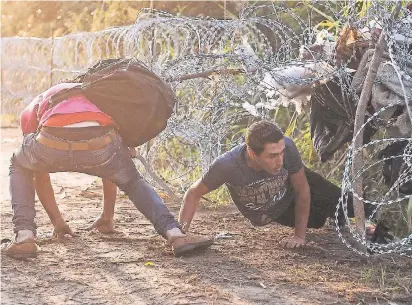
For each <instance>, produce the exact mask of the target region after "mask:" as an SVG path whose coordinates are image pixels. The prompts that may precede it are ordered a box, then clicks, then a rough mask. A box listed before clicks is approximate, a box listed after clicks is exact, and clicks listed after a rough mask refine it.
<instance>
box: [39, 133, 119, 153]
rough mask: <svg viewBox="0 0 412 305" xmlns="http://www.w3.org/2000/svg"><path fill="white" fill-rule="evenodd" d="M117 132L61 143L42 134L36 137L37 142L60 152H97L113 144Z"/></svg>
mask: <svg viewBox="0 0 412 305" xmlns="http://www.w3.org/2000/svg"><path fill="white" fill-rule="evenodd" d="M114 137H115V131H114V130H112V131H110V132H109V133H108V134H107V135H105V136H101V137H98V138H93V139H90V140H85V141H59V140H55V139H50V138H48V137H46V136H45V135H43V134H42V133H41V132H40V133H39V134H38V135H37V136H36V140H37V142H39V143H41V144H43V145H44V146H47V147H49V148H54V149H59V150H70V149H71V150H97V149H100V148H103V147H105V146H106V145H107V144H110V143H111V142H113V139H114Z"/></svg>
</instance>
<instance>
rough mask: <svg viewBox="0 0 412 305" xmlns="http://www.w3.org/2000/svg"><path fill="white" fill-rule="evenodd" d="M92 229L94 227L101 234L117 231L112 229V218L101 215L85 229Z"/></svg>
mask: <svg viewBox="0 0 412 305" xmlns="http://www.w3.org/2000/svg"><path fill="white" fill-rule="evenodd" d="M93 229H96V230H97V231H99V232H100V233H103V234H112V233H118V231H116V230H115V229H114V221H113V218H104V217H103V216H101V215H100V216H99V217H98V218H97V219H96V220H95V221H94V222H93V224H92V225H91V226H90V227H88V228H87V230H89V231H90V230H93Z"/></svg>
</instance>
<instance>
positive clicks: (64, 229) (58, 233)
mask: <svg viewBox="0 0 412 305" xmlns="http://www.w3.org/2000/svg"><path fill="white" fill-rule="evenodd" d="M66 234H68V235H70V236H72V237H76V234H75V233H74V232H73V231H72V229H70V227H69V225H68V224H66V223H65V222H64V223H59V224H56V225H55V226H54V229H53V237H54V238H57V239H58V240H59V239H62V238H64V236H65V235H66Z"/></svg>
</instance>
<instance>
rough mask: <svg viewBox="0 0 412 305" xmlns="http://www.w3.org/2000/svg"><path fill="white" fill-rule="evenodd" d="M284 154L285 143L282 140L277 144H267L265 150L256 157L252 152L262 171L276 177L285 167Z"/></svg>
mask: <svg viewBox="0 0 412 305" xmlns="http://www.w3.org/2000/svg"><path fill="white" fill-rule="evenodd" d="M284 152H285V141H284V140H283V139H281V140H280V141H279V142H277V143H266V144H265V146H264V150H263V151H262V152H261V153H260V154H259V155H256V154H255V153H254V152H253V151H252V157H253V158H254V159H255V161H256V163H257V164H258V166H259V167H260V168H261V169H262V170H264V171H266V172H268V173H269V174H272V175H276V174H278V173H279V172H280V169H281V168H282V166H283V154H284Z"/></svg>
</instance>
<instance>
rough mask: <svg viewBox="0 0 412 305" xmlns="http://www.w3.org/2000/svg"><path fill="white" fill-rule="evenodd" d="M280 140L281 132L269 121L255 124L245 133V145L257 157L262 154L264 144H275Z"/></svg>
mask: <svg viewBox="0 0 412 305" xmlns="http://www.w3.org/2000/svg"><path fill="white" fill-rule="evenodd" d="M282 139H283V132H282V130H280V128H279V127H278V125H276V124H275V123H272V122H269V121H259V122H255V123H253V124H252V125H250V126H249V128H248V129H247V131H246V145H247V146H248V147H249V148H250V149H251V150H252V151H253V152H254V153H255V154H257V155H259V154H261V153H262V152H263V150H264V146H265V144H266V143H277V142H279V141H280V140H282Z"/></svg>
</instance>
